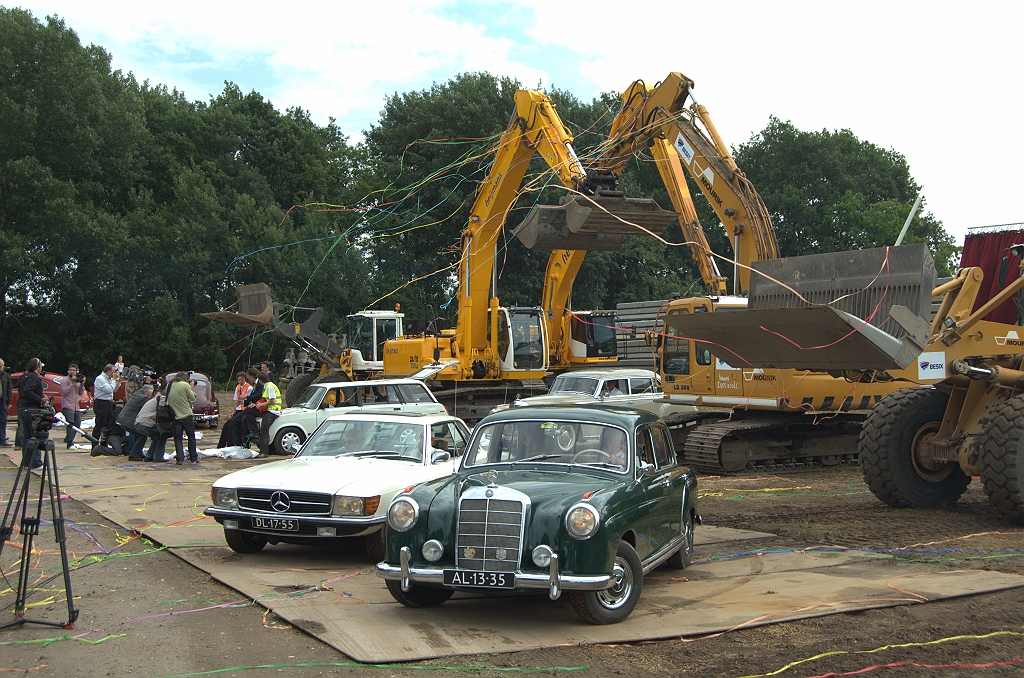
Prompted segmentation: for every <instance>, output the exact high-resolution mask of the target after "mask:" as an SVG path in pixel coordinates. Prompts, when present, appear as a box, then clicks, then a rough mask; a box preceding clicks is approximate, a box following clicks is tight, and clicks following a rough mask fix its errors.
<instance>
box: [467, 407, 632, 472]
mask: <svg viewBox="0 0 1024 678" xmlns="http://www.w3.org/2000/svg"><path fill="white" fill-rule="evenodd" d="M628 440H629V437H628V436H627V435H626V431H625V430H623V429H621V428H618V427H616V426H609V425H605V424H594V423H589V422H575V421H544V420H515V421H504V422H495V423H493V424H485V425H483V426H480V425H478V426H477V430H476V431H474V436H473V442H472V444H471V447H470V449H469V451H468V452H467V453H466V456H465V458H464V460H463V462H462V467H463V468H468V467H473V466H484V465H487V464H508V463H525V462H529V463H537V464H561V465H577V466H593V467H596V468H603V469H607V470H609V471H613V472H616V473H626V472H627V471H629V469H630V461H629V460H630V458H631V456H632V455H631V454H630V451H629V442H628Z"/></svg>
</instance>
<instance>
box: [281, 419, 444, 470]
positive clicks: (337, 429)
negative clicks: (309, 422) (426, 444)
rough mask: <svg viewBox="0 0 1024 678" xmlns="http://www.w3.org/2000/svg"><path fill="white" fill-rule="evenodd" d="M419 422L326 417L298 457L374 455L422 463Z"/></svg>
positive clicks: (421, 426)
mask: <svg viewBox="0 0 1024 678" xmlns="http://www.w3.org/2000/svg"><path fill="white" fill-rule="evenodd" d="M423 440H424V436H423V424H419V423H416V424H412V423H405V422H380V421H359V420H352V419H345V420H343V421H336V420H331V419H328V420H327V421H325V422H324V423H323V425H322V426H321V427H320V428H318V429H317V430H316V432H315V433H314V434H313V436H312V437H311V438H310V439H309V441H307V442H306V444H305V445H303V446H302V451H301V452H300V453H299V456H300V457H339V456H345V457H376V458H382V459H399V460H402V461H411V462H416V463H418V464H419V463H423Z"/></svg>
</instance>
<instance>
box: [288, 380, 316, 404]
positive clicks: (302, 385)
mask: <svg viewBox="0 0 1024 678" xmlns="http://www.w3.org/2000/svg"><path fill="white" fill-rule="evenodd" d="M314 379H316V374H315V373H313V372H307V373H306V374H300V375H299V376H297V377H295V378H294V379H292V380H291V382H290V383H289V384H288V388H286V389H285V391H284V404H285V407H294V406H295V403H297V402H298V401H299V398H300V397H302V392H303V391H305V390H306V389H307V388H309V385H310V384H312V383H313V380H314Z"/></svg>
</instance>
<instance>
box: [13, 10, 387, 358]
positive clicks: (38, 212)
mask: <svg viewBox="0 0 1024 678" xmlns="http://www.w3.org/2000/svg"><path fill="white" fill-rule="evenodd" d="M0 69H2V71H0V72H4V73H5V74H11V75H10V76H9V77H7V78H5V79H4V80H2V81H0V116H2V122H3V129H4V130H5V133H4V135H3V136H2V138H0V237H2V239H3V243H4V247H3V250H2V254H0V300H2V301H0V351H2V354H3V355H4V357H5V358H6V359H7V360H8V362H9V363H10V364H15V365H17V364H19V363H20V362H22V361H23V360H24V359H27V358H28V357H31V356H33V355H40V356H42V357H43V358H44V359H45V360H46V361H47V362H48V363H50V365H51V366H52V367H55V368H57V369H62V368H63V366H64V365H66V364H67V363H68V362H70V361H77V362H80V363H82V364H83V367H84V368H85V369H92V370H98V369H99V368H100V367H102V365H104V364H105V363H106V362H108V361H110V360H111V359H112V358H113V357H114V356H116V355H117V354H123V355H124V356H125V357H126V358H127V359H128V360H129V361H134V362H138V363H149V364H153V365H156V366H158V367H159V368H162V369H179V368H192V369H202V370H206V371H210V372H214V373H220V374H223V373H224V372H225V371H226V369H227V368H228V367H231V366H232V365H231V363H237V362H238V361H241V362H242V364H243V365H244V364H245V363H247V362H250V361H256V360H260V359H263V358H266V357H268V356H273V357H276V358H279V357H280V354H281V353H282V352H283V346H282V345H281V344H280V342H277V343H276V344H275V342H274V341H273V340H272V338H271V337H267V336H264V337H261V338H260V339H259V340H257V341H256V342H255V343H254V344H252V345H249V344H244V345H241V346H239V347H237V348H235V349H234V350H233V351H231V352H226V351H224V350H222V349H223V348H224V347H226V346H228V345H229V344H231V343H232V342H234V341H235V340H236V339H237V332H235V331H234V330H231V329H230V328H228V327H227V326H224V325H221V324H219V323H210V322H209V321H207V320H205V319H204V318H202V317H201V316H200V314H201V313H202V312H204V311H211V310H215V309H217V308H222V307H224V306H227V305H228V304H230V303H232V302H233V301H234V292H233V287H234V286H235V285H237V284H242V283H249V282H256V281H268V282H270V283H271V284H272V286H273V289H274V295H275V298H276V300H278V301H282V302H286V303H291V304H295V305H300V306H307V307H316V306H321V305H323V306H325V307H327V308H328V309H329V311H328V313H327V317H326V319H325V320H326V322H328V323H333V325H334V326H336V325H339V324H340V322H341V318H342V317H343V316H344V314H345V313H348V312H350V311H352V310H357V309H359V308H362V307H363V305H364V304H365V303H367V301H369V299H368V298H367V296H368V295H367V292H366V290H365V285H364V280H365V275H366V274H365V264H364V260H363V257H362V256H361V254H360V253H359V252H358V251H356V250H353V247H352V245H353V243H352V238H351V237H350V236H346V235H345V233H346V231H349V230H350V229H351V227H352V225H353V224H354V223H355V221H356V215H355V214H354V213H353V212H351V211H338V212H330V211H320V210H317V209H315V208H314V206H313V204H314V203H320V204H323V205H325V206H326V205H353V204H355V203H356V202H357V201H358V195H356V194H355V193H353V190H356V189H357V187H358V186H357V185H358V182H357V175H358V174H359V173H360V172H362V171H363V169H362V166H363V165H364V162H363V160H362V153H361V151H360V150H359V149H354V148H352V147H350V146H349V145H348V144H347V140H346V139H345V137H344V136H343V135H342V134H341V133H340V131H339V130H338V129H337V127H336V126H335V125H334V123H333V122H331V123H330V124H328V125H327V126H318V125H316V124H314V123H313V122H312V121H311V120H310V118H309V116H308V114H307V113H306V112H304V111H302V110H301V109H292V110H289V111H286V112H285V113H280V112H278V111H277V110H276V109H275V108H274V107H273V105H272V104H271V103H270V102H269V101H266V100H265V99H263V97H261V96H260V95H259V94H257V93H255V92H253V93H250V94H247V95H246V94H243V93H242V92H241V91H240V90H239V89H238V88H237V87H236V86H234V85H232V84H230V83H229V84H227V85H226V86H225V89H224V92H223V93H221V94H220V95H218V96H217V97H215V98H213V99H212V100H210V101H209V102H208V103H202V102H190V101H188V100H187V99H186V98H185V96H184V95H183V94H181V93H179V92H177V91H168V90H167V88H165V87H162V86H158V87H151V86H149V84H148V83H143V84H142V85H139V84H137V83H136V82H135V80H134V78H132V77H131V76H130V75H129V76H124V75H122V74H121V73H119V72H111V70H110V57H109V55H108V54H107V53H106V52H104V51H103V50H102V49H101V48H99V47H96V46H93V45H90V46H88V47H86V46H83V45H81V43H80V42H79V40H78V37H77V36H76V35H75V33H74V31H72V30H70V29H68V28H67V27H66V26H65V25H64V23H63V22H62V21H60V20H58V19H56V18H50V19H47V20H46V22H45V23H41V22H39V21H37V20H36V19H34V18H33V17H32V15H31V14H29V13H28V12H25V11H22V10H17V9H15V10H7V9H0ZM297 204H307V205H310V209H298V210H292V211H290V212H289V209H290V208H291V207H292V206H293V205H297ZM325 209H326V207H325ZM286 215H287V216H286ZM329 329H333V326H332V327H331V328H329ZM244 348H248V351H247V352H246V353H245V354H244V355H243V354H242V350H243V349H244Z"/></svg>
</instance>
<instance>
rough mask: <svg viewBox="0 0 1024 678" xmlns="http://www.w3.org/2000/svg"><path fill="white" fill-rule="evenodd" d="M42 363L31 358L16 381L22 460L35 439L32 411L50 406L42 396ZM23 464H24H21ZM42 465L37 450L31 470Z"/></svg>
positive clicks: (38, 450)
mask: <svg viewBox="0 0 1024 678" xmlns="http://www.w3.org/2000/svg"><path fill="white" fill-rule="evenodd" d="M42 373H43V361H42V360H40V359H39V358H32V359H31V360H29V361H28V362H27V363H25V373H24V374H22V375H21V379H19V380H18V426H19V428H21V456H22V458H23V459H24V457H25V454H26V452H27V450H28V444H29V441H30V440H32V439H33V438H34V437H35V430H34V426H33V424H32V416H33V415H34V414H36V413H35V412H34V410H41V409H42V408H44V407H48V406H49V405H50V399H49V398H47V397H46V396H44V395H43V380H42V379H41V378H40V377H39V375H40V374H42ZM23 463H24V462H23ZM42 465H43V451H42V450H41V449H37V450H36V453H35V456H34V457H33V458H32V468H39V467H40V466H42Z"/></svg>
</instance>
